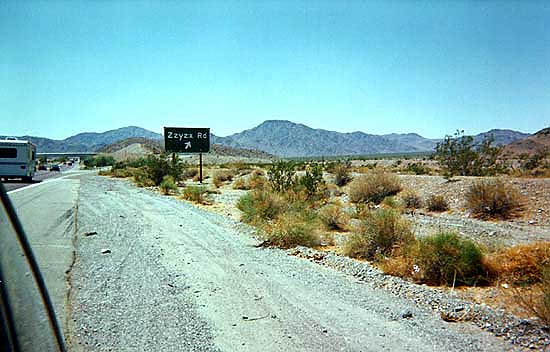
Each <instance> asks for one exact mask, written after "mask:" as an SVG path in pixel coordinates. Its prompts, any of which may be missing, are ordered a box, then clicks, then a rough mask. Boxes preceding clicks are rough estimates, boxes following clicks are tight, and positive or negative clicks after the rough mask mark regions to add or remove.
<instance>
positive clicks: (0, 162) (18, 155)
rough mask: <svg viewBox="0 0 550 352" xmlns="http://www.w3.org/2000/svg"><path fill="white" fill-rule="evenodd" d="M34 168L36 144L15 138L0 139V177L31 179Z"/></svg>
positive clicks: (27, 180) (25, 180) (28, 180)
mask: <svg viewBox="0 0 550 352" xmlns="http://www.w3.org/2000/svg"><path fill="white" fill-rule="evenodd" d="M35 168H36V146H35V145H34V144H32V143H31V142H30V141H27V140H17V139H15V138H9V139H3V140H0V178H3V179H9V178H20V179H22V180H23V181H24V182H30V181H32V178H33V176H34V170H35Z"/></svg>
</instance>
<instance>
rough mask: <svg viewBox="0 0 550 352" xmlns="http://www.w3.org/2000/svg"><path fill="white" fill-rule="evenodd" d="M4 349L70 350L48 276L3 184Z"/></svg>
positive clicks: (0, 330) (0, 325) (0, 345)
mask: <svg viewBox="0 0 550 352" xmlns="http://www.w3.org/2000/svg"><path fill="white" fill-rule="evenodd" d="M0 199H1V205H0V243H1V244H2V245H1V246H0V351H1V352H4V351H6V352H45V351H52V352H55V351H58V352H64V351H66V348H65V345H64V341H63V335H62V333H61V328H60V325H59V323H58V321H57V318H56V316H55V313H54V309H53V305H52V302H51V300H50V297H49V295H48V292H47V289H46V285H45V282H44V279H43V277H42V275H41V273H40V269H39V267H38V264H37V262H36V259H35V257H34V254H33V252H32V250H31V247H30V244H29V241H28V239H27V236H26V235H25V233H24V231H23V227H22V225H21V223H20V221H19V219H18V217H17V215H16V213H15V209H14V207H13V205H12V203H11V201H10V199H9V198H8V195H7V194H6V191H5V189H4V185H3V184H2V183H0Z"/></svg>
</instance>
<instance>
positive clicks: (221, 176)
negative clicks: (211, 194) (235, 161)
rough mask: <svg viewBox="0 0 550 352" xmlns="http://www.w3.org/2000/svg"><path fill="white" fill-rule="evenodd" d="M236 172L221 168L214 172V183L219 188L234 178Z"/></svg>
mask: <svg viewBox="0 0 550 352" xmlns="http://www.w3.org/2000/svg"><path fill="white" fill-rule="evenodd" d="M233 175H234V172H233V171H231V170H221V171H216V172H215V173H214V177H213V178H212V183H213V184H214V186H216V187H217V188H219V187H220V186H221V185H222V184H223V183H224V182H226V181H232V180H233Z"/></svg>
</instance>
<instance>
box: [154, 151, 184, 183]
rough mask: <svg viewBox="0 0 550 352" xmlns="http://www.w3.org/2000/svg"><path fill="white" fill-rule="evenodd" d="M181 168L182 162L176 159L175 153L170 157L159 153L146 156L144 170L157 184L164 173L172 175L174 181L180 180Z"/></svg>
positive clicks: (182, 166)
mask: <svg viewBox="0 0 550 352" xmlns="http://www.w3.org/2000/svg"><path fill="white" fill-rule="evenodd" d="M183 168H184V164H183V163H182V162H181V161H180V160H179V159H178V156H177V154H173V155H172V157H168V156H167V155H165V154H160V155H149V156H148V157H147V161H146V166H145V171H146V173H147V177H148V178H149V179H150V180H152V181H153V182H154V183H155V185H157V186H158V185H160V183H161V182H162V180H163V179H164V176H166V175H170V176H172V177H173V178H174V182H177V181H180V180H181V179H182V175H183Z"/></svg>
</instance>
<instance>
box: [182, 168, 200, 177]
mask: <svg viewBox="0 0 550 352" xmlns="http://www.w3.org/2000/svg"><path fill="white" fill-rule="evenodd" d="M198 173H199V170H197V168H186V169H184V170H183V174H182V177H183V178H184V179H189V178H194V177H195V176H197V175H198Z"/></svg>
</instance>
